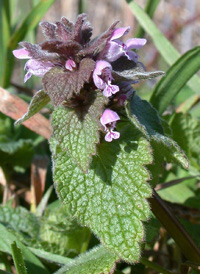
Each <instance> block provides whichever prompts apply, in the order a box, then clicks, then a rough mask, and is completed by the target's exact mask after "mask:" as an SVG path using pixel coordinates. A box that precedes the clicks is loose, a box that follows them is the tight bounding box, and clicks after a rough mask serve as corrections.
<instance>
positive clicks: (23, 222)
mask: <svg viewBox="0 0 200 274" xmlns="http://www.w3.org/2000/svg"><path fill="white" fill-rule="evenodd" d="M0 222H1V223H2V224H4V225H5V226H7V227H8V228H11V229H13V230H15V231H16V232H21V233H23V234H25V235H26V236H27V235H29V237H34V238H37V237H38V234H39V222H38V219H37V217H35V215H33V214H32V213H30V212H29V211H28V210H26V209H25V208H24V207H17V208H13V207H12V206H11V205H10V206H9V205H1V206H0Z"/></svg>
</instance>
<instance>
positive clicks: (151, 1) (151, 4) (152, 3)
mask: <svg viewBox="0 0 200 274" xmlns="http://www.w3.org/2000/svg"><path fill="white" fill-rule="evenodd" d="M159 2H160V0H148V1H147V3H146V6H145V9H144V11H145V13H146V14H148V15H149V17H150V18H153V15H154V13H155V11H156V8H157V6H158V4H159ZM144 35H145V30H144V29H143V28H142V27H141V26H140V25H139V27H138V29H137V30H136V33H135V37H138V38H142V37H144Z"/></svg>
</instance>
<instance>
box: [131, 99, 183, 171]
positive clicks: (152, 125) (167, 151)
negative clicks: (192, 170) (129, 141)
mask: <svg viewBox="0 0 200 274" xmlns="http://www.w3.org/2000/svg"><path fill="white" fill-rule="evenodd" d="M126 112H127V115H128V117H129V119H130V120H131V122H132V123H133V124H134V126H135V127H136V128H137V129H138V130H140V131H141V132H142V133H143V134H144V135H145V136H146V138H148V139H149V141H153V142H154V143H156V146H157V147H158V148H159V149H160V152H161V153H162V154H163V155H164V156H165V157H166V158H167V161H169V162H171V161H174V162H176V163H178V164H180V165H181V166H182V167H183V168H186V169H187V168H188V160H187V158H186V156H185V154H184V152H183V151H182V150H181V149H180V147H179V146H178V144H177V143H176V142H175V141H173V140H172V139H170V138H169V137H167V136H164V132H163V128H162V125H161V121H160V119H159V116H158V113H157V111H156V110H155V109H154V108H153V107H152V106H151V105H150V104H149V103H148V102H147V101H145V100H142V99H140V97H138V96H137V95H133V96H132V97H131V98H130V99H129V100H128V101H127V103H126Z"/></svg>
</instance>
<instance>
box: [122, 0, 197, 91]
mask: <svg viewBox="0 0 200 274" xmlns="http://www.w3.org/2000/svg"><path fill="white" fill-rule="evenodd" d="M126 1H127V3H128V4H129V7H130V9H131V11H132V12H133V14H134V16H135V17H136V18H137V20H138V22H139V23H140V25H141V26H142V27H143V28H144V30H145V31H146V32H147V33H148V34H149V35H150V36H151V38H152V40H153V42H154V44H155V46H156V48H157V49H158V51H159V52H160V54H161V55H162V57H163V58H164V59H165V61H166V62H167V64H168V65H170V66H171V65H173V64H174V62H176V60H177V59H178V58H179V57H180V53H179V52H178V51H177V50H176V49H175V48H174V46H173V45H172V44H171V43H170V41H169V40H168V39H167V38H166V37H165V36H164V35H163V34H162V32H161V31H160V30H159V29H158V28H157V27H156V25H155V24H154V22H153V21H152V20H151V18H150V17H149V16H148V15H147V14H146V13H145V11H144V10H143V9H142V8H141V7H140V6H139V5H137V4H136V3H135V2H134V1H132V0H126ZM188 86H189V87H190V88H191V89H193V90H194V91H195V92H196V93H197V94H200V90H199V86H200V79H199V77H198V76H197V75H194V76H193V77H192V78H191V79H190V81H189V82H188Z"/></svg>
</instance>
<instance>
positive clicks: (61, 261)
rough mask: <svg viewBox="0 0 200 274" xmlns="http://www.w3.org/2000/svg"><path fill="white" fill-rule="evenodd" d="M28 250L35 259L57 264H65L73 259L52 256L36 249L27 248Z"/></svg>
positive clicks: (56, 255)
mask: <svg viewBox="0 0 200 274" xmlns="http://www.w3.org/2000/svg"><path fill="white" fill-rule="evenodd" d="M29 250H30V251H31V252H32V253H34V254H35V255H36V256H37V257H39V258H42V259H43V260H46V261H48V262H49V261H50V262H54V263H57V264H67V263H69V262H71V261H72V260H73V259H70V258H67V257H64V256H61V255H58V254H53V253H50V252H47V251H44V250H41V249H38V248H33V247H29Z"/></svg>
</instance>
